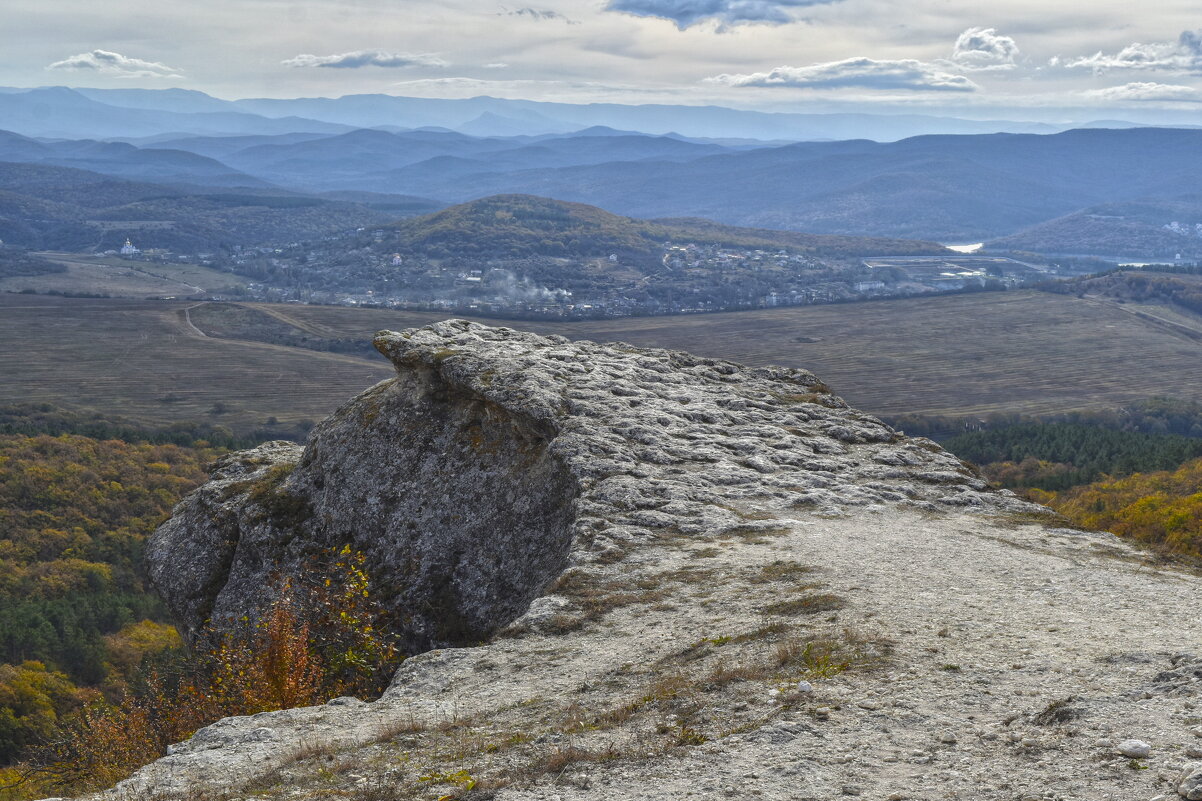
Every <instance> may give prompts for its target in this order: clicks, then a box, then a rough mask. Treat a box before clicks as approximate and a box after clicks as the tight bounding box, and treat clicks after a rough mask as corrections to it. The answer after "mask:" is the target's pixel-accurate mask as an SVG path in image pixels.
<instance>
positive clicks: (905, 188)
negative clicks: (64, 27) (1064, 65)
mask: <svg viewBox="0 0 1202 801" xmlns="http://www.w3.org/2000/svg"><path fill="white" fill-rule="evenodd" d="M853 117H854V118H855V119H852V118H853ZM518 123H521V124H518ZM803 123H804V125H803ZM819 123H821V125H822V126H826V127H824V128H823V130H822V131H818V130H817V129H811V128H805V126H806V125H811V124H814V125H817V124H819ZM961 123H964V121H955V120H952V121H950V122H949V120H948V119H945V118H934V117H931V118H920V117H874V116H872V115H797V114H793V115H789V114H783V115H782V114H762V113H760V112H746V111H736V110H732V109H721V108H700V107H670V106H617V105H605V104H597V105H589V106H577V105H571V104H555V103H533V102H527V101H510V100H497V99H495V98H473V99H471V100H427V99H420V98H399V97H391V96H387V95H354V96H347V97H341V98H309V99H298V100H239V101H225V100H220V99H217V98H213V97H210V96H209V95H206V94H203V93H200V92H194V91H187V90H178V89H171V90H142V89H122V90H116V89H106V90H100V89H80V90H72V89H65V88H61V87H58V88H48V89H36V90H11V89H10V90H0V128H8V129H9V130H8V131H0V161H4V162H12V163H23V164H38V165H43V166H53V167H66V168H73V169H80V170H86V171H88V172H91V173H98V174H103V175H108V176H112V177H114V178H120V179H124V180H128V181H133V182H135V183H156V184H162V185H167V186H170V187H172V191H175V192H182V193H183V194H188V193H192V194H197V193H200V194H205V193H212V192H214V191H216V190H218V189H220V190H237V192H239V193H246V192H250V193H251V194H256V195H259V196H264V195H273V196H280V197H283V196H288V197H292V198H296V197H300V196H305V197H308V198H311V199H313V200H314V201H315V202H323V203H324V202H334V203H342V204H349V205H353V206H357V207H359V208H360V210H365V209H368V210H371V211H372V212H373V213H379V214H382V215H391V216H392V217H393V218H394V219H395V218H399V217H405V216H412V215H414V214H419V213H424V212H428V211H431V210H434V209H436V208H438V207H441V206H447V205H451V204H454V203H462V202H465V201H470V200H474V199H478V198H483V197H489V196H492V195H498V194H527V195H537V196H542V197H551V198H556V199H560V200H565V201H574V202H580V203H587V204H590V205H594V206H599V207H602V208H606V209H609V210H611V211H612V212H614V213H617V214H621V215H626V216H629V217H639V218H647V219H650V218H660V217H697V218H706V219H711V220H715V221H718V222H720V223H724V224H728V225H737V226H744V227H753V228H765V229H786V230H794V231H805V232H809V233H815V234H833V235H845V236H853V237H865V236H875V237H892V238H905V239H923V240H937V241H943V242H976V241H986V242H994V240H996V242H994V245H995V246H996V247H999V248H1015V249H1032V250H1039V251H1042V252H1055V253H1074V254H1078V253H1079V254H1100V255H1114V256H1125V255H1134V256H1140V255H1145V256H1149V257H1163V256H1164V255H1174V256H1175V255H1176V254H1177V253H1182V254H1183V256H1186V255H1188V254H1192V253H1195V252H1197V251H1198V248H1197V247H1195V245H1196V244H1198V243H1202V239H1199V238H1197V237H1195V235H1194V234H1195V232H1196V231H1197V230H1199V229H1197V228H1196V226H1197V225H1198V224H1202V202H1200V201H1199V195H1198V191H1197V187H1198V186H1200V185H1202V159H1200V158H1199V156H1200V155H1202V130H1193V129H1187V128H1124V129H1110V128H1102V127H1099V128H1087V129H1076V130H1070V131H1064V132H1059V133H1050V134H1049V133H988V134H983V133H973V134H971V135H967V134H964V133H963V132H957V133H955V134H951V133H940V134H927V135H922V136H913V137H910V138H905V139H899V140H898V141H873V140H871V139H868V138H852V139H846V138H844V139H840V140H839V141H804V142H790V143H784V144H782V143H781V142H780V141H767V140H768V139H777V140H779V139H788V138H806V137H807V136H810V135H815V136H816V135H818V134H823V135H824V136H825V135H831V134H834V135H835V136H846V135H850V133H851V132H852V131H853V130H854V131H868V129H870V128H871V129H873V131H875V134H873V135H876V136H877V137H878V138H880V139H896V138H897V137H898V136H900V135H901V134H903V133H905V132H907V131H910V130H924V129H925V130H930V129H935V130H941V129H945V128H949V127H950V128H953V129H957V130H959V129H965V130H982V129H985V130H987V129H990V128H991V127H994V128H996V127H998V126H1003V127H1004V125H1010V124H1009V123H1005V124H1003V123H997V124H996V125H994V124H993V123H988V124H987V123H977V122H972V123H971V124H969V123H964V124H963V125H962V124H961ZM1114 124H1115V125H1121V124H1122V123H1114ZM364 126H370V127H364ZM422 126H427V127H422ZM430 126H435V127H430ZM848 126H851V127H848ZM855 126H860V127H859V128H856V127H855ZM924 126H925V128H924ZM451 127H458V128H459V130H451ZM1013 127H1017V128H1020V129H1021V128H1029V129H1037V130H1039V131H1047V130H1053V129H1051V128H1049V127H1048V126H1043V125H1026V124H1023V125H1019V126H1013ZM81 129H86V130H87V131H88V137H87V138H80V133H79V131H80V130H81ZM559 129H563V130H559ZM681 130H684V131H687V132H689V133H692V134H693V135H684V134H682V133H680V132H679V131H681ZM497 131H505V132H506V135H499V134H498V133H496V132H497ZM514 131H541V132H539V133H516V134H515V133H514ZM648 131H650V133H648ZM666 131H675V132H666ZM882 131H885V132H887V133H888V135H884V134H882V133H881V132H882ZM701 134H704V135H701ZM748 136H758V137H759V139H758V140H754V139H749V138H747V137H748ZM73 202H76V203H79V202H82V201H81V200H80V199H75V200H74V201H73ZM290 202H292V201H290ZM0 222H3V220H2V219H0ZM10 222H11V220H10ZM10 227H11V226H10Z"/></svg>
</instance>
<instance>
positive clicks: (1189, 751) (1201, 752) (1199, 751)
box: [1185, 745, 1202, 759]
mask: <svg viewBox="0 0 1202 801" xmlns="http://www.w3.org/2000/svg"><path fill="white" fill-rule="evenodd" d="M1185 755H1186V756H1187V757H1189V758H1190V759H1202V745H1187V746H1186V747H1185Z"/></svg>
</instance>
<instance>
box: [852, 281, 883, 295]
mask: <svg viewBox="0 0 1202 801" xmlns="http://www.w3.org/2000/svg"><path fill="white" fill-rule="evenodd" d="M884 288H885V282H884V281H859V282H857V283H856V291H857V292H871V291H872V290H874V289H884Z"/></svg>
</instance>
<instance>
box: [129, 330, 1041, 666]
mask: <svg viewBox="0 0 1202 801" xmlns="http://www.w3.org/2000/svg"><path fill="white" fill-rule="evenodd" d="M375 344H376V347H377V348H378V349H379V350H380V351H381V352H382V353H383V354H384V355H385V356H387V357H388V358H389V359H391V360H392V362H393V363H394V364H395V365H396V369H397V377H396V378H394V379H391V380H388V381H385V382H383V383H381V384H378V385H376V386H375V387H372V388H371V389H369V390H367V391H366V392H364V393H363V394H362V395H360V396H358V397H357V398H355V399H354V400H352V401H350V402H349V403H348V404H346V405H345V406H343V407H342V408H340V409H339V410H337V411H336V412H335V413H334V414H333V415H332V416H330V417H329V418H328V419H327V420H326V421H324V422H323V423H322V424H321V425H320V426H318V427H317V428H316V429H315V430H314V432H313V434H312V436H311V437H310V439H309V442H308V444H307V445H305V446H304V447H303V448H302V447H301V446H298V445H294V444H291V443H280V442H274V443H268V444H266V445H262V446H260V447H258V448H255V449H253V450H250V451H246V452H243V453H238V454H234V455H231V456H228V457H226V458H225V459H223V460H222V461H221V462H219V463H218V464H217V466H216V468H215V471H214V472H213V475H212V480H211V481H210V482H209V483H207V484H206V485H204V486H203V487H201V488H200V489H198V490H197V491H196V492H194V493H193V494H191V495H190V496H188V498H186V499H185V500H184V501H183V502H182V503H181V504H180V505H179V506H178V507H177V508H176V509H175V513H174V516H173V517H172V518H171V519H170V520H169V521H168V522H166V523H164V524H163V526H162V527H161V528H160V529H159V530H158V531H157V532H156V533H155V535H154V536H153V537H152V538H151V540H150V541H149V543H148V544H147V558H148V562H149V568H150V576H151V581H152V583H153V584H154V587H155V588H156V589H157V591H158V592H159V593H160V595H161V596H162V597H163V598H164V600H165V601H166V602H167V604H168V606H169V607H170V608H171V610H172V611H173V613H174V614H175V615H176V617H177V618H178V621H179V623H180V624H181V629H182V630H183V632H184V634H185V636H187V637H195V636H196V634H197V633H198V632H199V631H200V630H201V629H202V627H203V626H204V625H205V624H206V623H207V622H209V621H212V622H213V623H214V624H215V625H218V626H220V625H224V622H225V621H235V620H241V619H243V618H249V619H253V618H254V616H255V615H256V614H257V613H258V612H260V611H262V610H263V609H264V608H265V607H266V606H267V605H268V604H270V603H271V601H272V600H273V599H274V597H275V595H276V593H277V592H278V591H279V590H278V587H279V584H280V579H281V578H282V577H286V576H289V575H293V574H295V573H296V572H297V571H300V570H303V569H304V566H305V565H306V564H307V560H309V559H310V558H311V557H312V556H313V555H314V554H318V553H321V552H323V551H326V550H328V549H337V548H341V547H343V546H348V545H349V546H350V547H351V548H352V549H354V550H356V551H360V552H362V553H364V554H365V555H366V556H367V564H368V565H369V567H370V570H371V573H372V576H373V579H374V581H375V586H376V588H377V590H378V591H379V592H380V593H381V595H380V597H381V598H382V599H383V600H384V602H385V603H386V604H387V605H388V606H389V607H390V608H391V609H392V611H393V612H394V613H395V616H396V619H397V620H398V621H399V624H398V625H400V626H401V629H402V630H401V635H402V637H403V642H404V645H405V647H406V649H407V650H409V651H410V652H411V653H412V652H414V651H418V650H423V649H426V648H429V647H432V646H437V645H444V644H467V643H475V642H478V641H480V640H483V639H485V638H487V637H488V636H489V635H490V634H491V633H492V632H494V631H495V630H496V629H498V628H499V627H501V626H503V625H505V624H507V623H509V622H511V621H513V620H514V619H516V618H518V617H519V616H521V615H523V613H525V612H526V610H527V609H528V608H529V607H530V605H531V602H532V601H534V599H536V598H538V597H539V596H540V595H541V594H543V593H544V592H545V591H546V589H547V587H548V586H549V585H550V584H551V583H552V582H553V581H554V580H555V579H556V577H557V576H559V575H560V573H561V572H562V571H563V570H564V569H565V568H566V567H567V566H569V565H570V564H586V563H589V562H592V561H605V562H609V561H613V560H615V559H620V558H622V556H623V554H624V553H625V552H626V551H627V550H629V546H630V544H631V543H632V542H633V541H636V540H640V539H646V538H653V537H664V536H691V535H703V534H713V533H721V532H722V531H724V530H735V529H747V528H755V527H756V526H763V525H767V523H766V522H765V521H763V520H761V519H759V518H761V517H762V515H759V514H757V515H754V516H752V515H748V514H747V513H746V512H745V510H744V509H743V508H742V507H743V505H744V502H746V501H751V500H753V499H754V500H755V501H756V505H757V508H759V507H762V505H763V503H764V502H768V503H770V504H771V505H773V506H775V507H777V508H780V509H781V510H804V512H805V513H813V512H818V513H824V512H837V511H839V510H841V509H847V508H848V507H853V506H858V507H879V506H883V505H887V504H897V503H900V504H908V505H915V506H919V507H923V508H935V507H944V508H947V507H985V506H989V507H994V508H1005V507H1012V508H1021V507H1025V505H1024V504H1021V503H1020V502H1019V501H1017V500H1015V499H1014V498H1013V497H1011V496H1008V495H1006V494H999V493H994V492H992V491H990V490H989V489H988V488H987V487H986V485H985V482H984V481H982V480H981V479H980V477H979V476H977V475H976V474H975V472H974V471H973V470H972V469H971V468H969V467H968V466H966V465H964V464H963V463H961V462H960V461H959V460H958V459H956V458H955V457H953V456H951V455H950V454H948V453H946V452H944V451H943V450H942V449H940V448H939V447H938V446H937V445H935V444H934V443H931V442H929V441H926V440H915V439H908V438H906V437H903V436H902V435H900V434H898V433H897V432H895V431H893V430H892V429H890V428H889V427H887V426H885V425H884V424H883V423H881V422H880V421H878V420H876V419H874V418H872V417H870V416H868V415H865V414H863V413H861V412H858V411H855V410H853V409H849V408H848V407H847V405H846V404H845V403H843V401H841V400H839V399H838V398H836V397H835V396H833V395H831V394H830V393H829V392H828V391H827V389H826V388H825V387H824V386H823V385H822V384H821V382H819V380H818V379H817V378H816V377H814V376H813V375H812V374H811V373H808V372H806V371H804V370H795V369H787V368H776V367H771V368H747V367H741V366H739V365H736V364H732V363H730V362H725V361H719V360H714V359H704V358H698V357H695V356H691V355H689V354H685V353H679V352H673V351H665V350H647V349H639V348H633V347H630V346H627V345H623V344H609V345H599V344H595V343H591V342H570V341H568V340H566V339H564V338H562V337H543V336H537V335H534V334H529V333H522V332H518V331H514V330H510V329H506V328H490V327H487V326H482V325H478V324H474V323H469V322H464V321H459V320H449V321H445V322H442V323H438V324H435V325H431V326H428V327H425V328H421V329H414V330H409V331H405V332H401V333H397V332H381V333H380V334H379V335H378V336H377V337H376V340H375ZM790 513H791V514H797V513H799V512H797V511H791V512H790Z"/></svg>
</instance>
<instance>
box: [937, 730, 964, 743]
mask: <svg viewBox="0 0 1202 801" xmlns="http://www.w3.org/2000/svg"><path fill="white" fill-rule="evenodd" d="M939 742H941V743H943V744H944V745H955V744H956V743H958V742H960V738H958V737H957V736H956V733H955V732H951V731H945V732H944V733H943V734H941V735H939Z"/></svg>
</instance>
